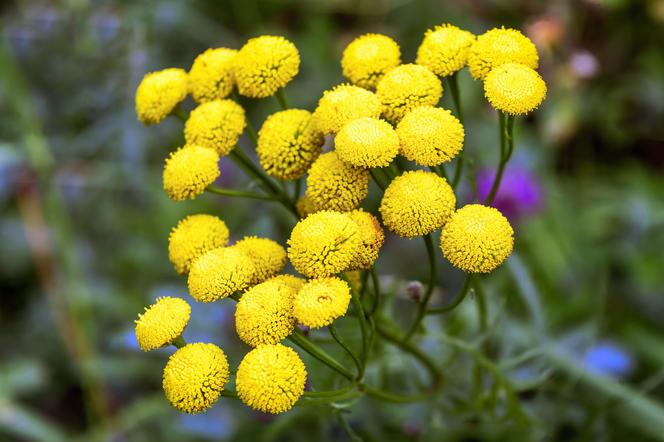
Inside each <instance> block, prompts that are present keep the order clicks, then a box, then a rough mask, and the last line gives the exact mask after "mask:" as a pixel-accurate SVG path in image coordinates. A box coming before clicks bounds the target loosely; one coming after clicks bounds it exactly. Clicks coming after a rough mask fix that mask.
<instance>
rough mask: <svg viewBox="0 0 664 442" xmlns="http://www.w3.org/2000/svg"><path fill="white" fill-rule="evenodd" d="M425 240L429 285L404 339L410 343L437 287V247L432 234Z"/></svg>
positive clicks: (425, 237)
mask: <svg viewBox="0 0 664 442" xmlns="http://www.w3.org/2000/svg"><path fill="white" fill-rule="evenodd" d="M423 238H424V243H425V245H426V247H427V254H428V255H429V285H428V287H427V291H426V292H425V293H424V298H422V300H421V301H420V303H419V305H418V308H417V316H416V317H415V321H414V322H413V325H411V326H410V329H408V331H407V332H406V335H405V336H404V338H403V340H404V341H408V340H409V339H410V338H411V337H412V336H413V334H414V333H415V332H416V331H417V329H418V328H419V326H420V323H421V322H422V319H423V318H424V315H425V314H426V311H427V305H428V304H429V300H430V299H431V295H432V294H433V288H434V286H435V285H436V253H435V247H434V245H433V238H431V234H428V235H426V236H424V237H423Z"/></svg>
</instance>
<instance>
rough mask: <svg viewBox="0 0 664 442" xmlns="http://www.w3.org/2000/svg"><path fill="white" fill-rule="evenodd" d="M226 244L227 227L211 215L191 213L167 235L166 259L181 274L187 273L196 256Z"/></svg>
mask: <svg viewBox="0 0 664 442" xmlns="http://www.w3.org/2000/svg"><path fill="white" fill-rule="evenodd" d="M227 244H228V227H226V223H224V222H223V221H222V220H221V219H219V218H217V217H216V216H212V215H205V214H199V215H191V216H188V217H186V218H185V219H183V220H181V221H180V222H179V223H178V225H177V226H175V227H174V228H173V230H171V233H170V235H168V259H170V261H171V263H173V266H174V267H175V271H176V272H178V273H179V274H181V275H186V274H187V273H189V268H190V267H191V264H192V263H193V262H194V260H195V259H196V258H198V257H199V256H201V255H202V254H203V253H205V252H208V251H210V250H212V249H216V248H219V247H225V246H226V245H227Z"/></svg>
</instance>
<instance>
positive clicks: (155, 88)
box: [136, 68, 188, 124]
mask: <svg viewBox="0 0 664 442" xmlns="http://www.w3.org/2000/svg"><path fill="white" fill-rule="evenodd" d="M187 92H188V84H187V73H186V72H185V71H184V70H183V69H178V68H169V69H164V70H161V71H156V72H150V73H149V74H146V75H145V76H144V77H143V80H142V81H141V84H139V85H138V89H136V115H138V119H139V120H140V121H141V122H142V123H143V124H157V123H159V122H161V120H163V119H164V118H166V117H167V116H168V115H169V114H170V113H171V112H173V109H175V107H176V106H177V105H178V104H180V102H181V101H182V100H184V99H185V97H186V96H187Z"/></svg>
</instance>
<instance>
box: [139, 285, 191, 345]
mask: <svg viewBox="0 0 664 442" xmlns="http://www.w3.org/2000/svg"><path fill="white" fill-rule="evenodd" d="M190 315H191V307H189V304H187V303H186V302H185V301H184V300H183V299H180V298H171V297H170V296H164V297H161V298H157V301H156V302H155V303H154V304H152V305H151V306H150V307H148V308H146V309H145V313H143V314H140V313H139V314H138V319H137V320H136V340H137V341H138V346H139V347H140V349H141V350H143V351H148V350H155V349H157V348H160V347H163V346H165V345H169V344H170V343H171V342H173V340H174V339H175V338H177V337H178V336H180V335H181V334H182V332H183V331H184V329H185V328H186V327H187V324H188V323H189V317H190Z"/></svg>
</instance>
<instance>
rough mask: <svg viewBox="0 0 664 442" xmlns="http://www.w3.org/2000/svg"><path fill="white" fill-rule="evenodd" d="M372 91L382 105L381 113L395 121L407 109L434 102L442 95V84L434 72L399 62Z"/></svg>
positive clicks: (433, 103) (432, 104)
mask: <svg viewBox="0 0 664 442" xmlns="http://www.w3.org/2000/svg"><path fill="white" fill-rule="evenodd" d="M376 94H377V95H378V98H380V102H381V103H382V105H383V115H384V116H385V118H387V119H388V120H390V121H394V122H396V121H399V120H400V119H401V118H402V117H403V116H404V115H405V114H406V112H408V111H409V110H411V109H413V108H416V107H419V106H435V105H436V104H438V102H439V101H440V97H442V96H443V85H442V84H441V82H440V80H439V79H438V77H436V74H434V73H433V72H431V71H430V70H429V69H427V68H425V67H424V66H420V65H417V64H403V65H401V66H398V67H396V68H394V69H392V70H391V71H390V72H388V73H387V74H385V76H384V77H383V79H382V80H380V81H379V82H378V86H377V88H376Z"/></svg>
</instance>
